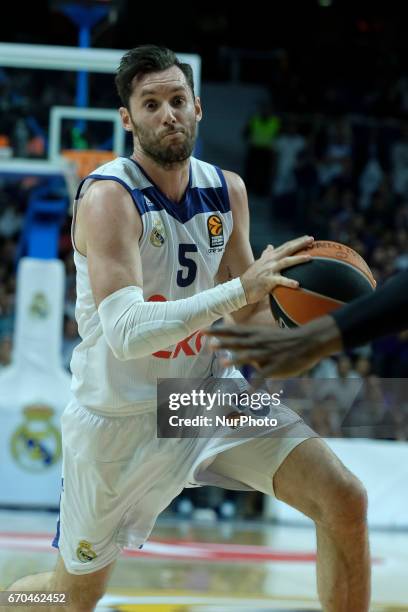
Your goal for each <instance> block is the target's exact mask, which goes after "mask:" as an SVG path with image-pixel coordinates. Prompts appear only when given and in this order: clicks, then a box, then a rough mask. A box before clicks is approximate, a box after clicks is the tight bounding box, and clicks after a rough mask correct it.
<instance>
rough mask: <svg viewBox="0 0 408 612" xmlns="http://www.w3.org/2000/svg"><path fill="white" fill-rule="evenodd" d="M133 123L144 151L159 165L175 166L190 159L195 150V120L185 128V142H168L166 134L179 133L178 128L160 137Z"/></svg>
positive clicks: (165, 166)
mask: <svg viewBox="0 0 408 612" xmlns="http://www.w3.org/2000/svg"><path fill="white" fill-rule="evenodd" d="M132 125H133V129H134V132H135V135H136V136H137V139H138V140H139V144H140V147H141V149H142V151H143V153H145V154H146V155H147V156H148V157H150V158H151V159H152V160H153V161H155V162H156V163H157V164H158V165H159V166H162V167H164V168H171V167H174V166H175V165H177V164H179V163H181V162H184V161H185V160H186V159H188V158H189V157H190V156H191V154H192V152H193V149H194V145H195V141H196V124H195V122H194V123H191V125H188V126H185V127H184V128H183V130H184V131H183V134H184V136H185V138H184V140H183V142H179V143H171V142H168V143H167V142H166V140H167V139H166V138H165V136H167V135H169V134H172V133H177V130H174V131H173V130H169V131H167V132H164V133H163V134H162V135H161V136H160V137H157V136H154V135H152V134H151V132H150V131H149V130H146V129H145V128H143V127H142V126H138V125H136V124H135V123H134V122H133V121H132Z"/></svg>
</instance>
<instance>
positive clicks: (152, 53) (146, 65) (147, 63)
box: [115, 45, 194, 108]
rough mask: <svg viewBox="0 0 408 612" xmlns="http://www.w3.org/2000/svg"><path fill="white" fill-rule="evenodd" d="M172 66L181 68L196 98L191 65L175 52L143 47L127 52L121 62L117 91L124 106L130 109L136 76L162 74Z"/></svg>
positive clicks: (117, 73)
mask: <svg viewBox="0 0 408 612" xmlns="http://www.w3.org/2000/svg"><path fill="white" fill-rule="evenodd" d="M172 66H177V67H178V68H180V70H181V72H182V73H183V74H184V76H185V77H186V81H187V83H188V85H189V87H190V89H191V92H192V94H193V96H194V78H193V69H192V68H191V66H190V64H185V63H183V62H180V60H179V59H178V58H177V57H176V54H175V53H174V52H173V51H171V50H170V49H167V48H166V47H158V46H157V45H142V46H140V47H135V48H134V49H130V51H127V52H126V53H125V55H124V56H123V57H122V59H121V60H120V64H119V68H118V70H117V72H116V77H115V83H116V89H117V91H118V94H119V97H120V99H121V100H122V104H123V105H124V106H126V108H129V98H130V96H131V94H132V80H133V79H134V78H135V76H138V75H143V74H148V73H149V72H160V71H161V70H167V68H171V67H172Z"/></svg>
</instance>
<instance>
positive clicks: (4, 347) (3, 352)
mask: <svg viewBox="0 0 408 612" xmlns="http://www.w3.org/2000/svg"><path fill="white" fill-rule="evenodd" d="M11 352H12V342H11V336H3V337H1V336H0V372H1V370H4V368H6V367H7V366H9V365H10V364H11Z"/></svg>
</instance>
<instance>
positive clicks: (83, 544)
mask: <svg viewBox="0 0 408 612" xmlns="http://www.w3.org/2000/svg"><path fill="white" fill-rule="evenodd" d="M76 553H77V557H78V559H79V560H80V562H81V563H89V562H90V561H93V560H94V559H95V558H96V557H97V556H98V555H97V554H96V552H95V551H94V550H92V545H91V543H90V542H87V541H86V540H81V541H80V542H79V544H78V548H77V551H76Z"/></svg>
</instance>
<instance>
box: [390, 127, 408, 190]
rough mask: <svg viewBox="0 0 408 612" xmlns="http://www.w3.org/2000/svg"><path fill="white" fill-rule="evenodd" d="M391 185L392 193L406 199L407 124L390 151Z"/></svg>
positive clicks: (407, 186)
mask: <svg viewBox="0 0 408 612" xmlns="http://www.w3.org/2000/svg"><path fill="white" fill-rule="evenodd" d="M391 163H392V169H391V172H392V184H393V189H394V192H395V193H396V194H398V195H400V196H401V197H404V198H407V197H408V123H403V124H402V126H401V132H400V136H399V138H398V140H397V141H396V142H395V143H394V145H393V147H392V149H391Z"/></svg>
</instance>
